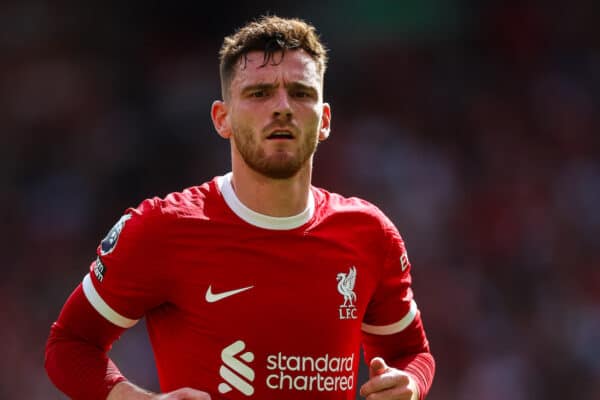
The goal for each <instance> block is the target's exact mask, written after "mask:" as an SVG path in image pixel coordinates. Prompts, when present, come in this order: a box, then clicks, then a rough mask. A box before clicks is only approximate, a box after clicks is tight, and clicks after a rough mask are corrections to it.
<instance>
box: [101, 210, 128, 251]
mask: <svg viewBox="0 0 600 400" xmlns="http://www.w3.org/2000/svg"><path fill="white" fill-rule="evenodd" d="M130 218H131V214H125V215H123V216H122V217H121V218H120V219H119V220H118V221H117V223H116V224H115V225H114V226H113V227H112V228H111V230H110V231H108V233H107V234H106V236H105V237H104V239H102V242H101V243H100V255H102V256H105V255H107V254H110V253H112V251H113V250H114V249H115V247H116V246H117V241H118V240H119V235H120V234H121V231H122V230H123V227H124V226H125V223H126V222H127V221H128V220H129V219H130Z"/></svg>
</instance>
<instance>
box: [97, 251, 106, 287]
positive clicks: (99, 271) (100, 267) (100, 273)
mask: <svg viewBox="0 0 600 400" xmlns="http://www.w3.org/2000/svg"><path fill="white" fill-rule="evenodd" d="M104 272H106V268H105V267H104V264H102V261H100V257H96V262H95V263H94V275H95V276H96V279H98V282H102V281H103V280H104Z"/></svg>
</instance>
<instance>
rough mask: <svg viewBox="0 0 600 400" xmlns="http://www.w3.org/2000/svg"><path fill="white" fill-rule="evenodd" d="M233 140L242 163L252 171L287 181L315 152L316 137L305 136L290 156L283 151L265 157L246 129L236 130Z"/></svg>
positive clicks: (260, 147) (250, 132)
mask: <svg viewBox="0 0 600 400" xmlns="http://www.w3.org/2000/svg"><path fill="white" fill-rule="evenodd" d="M233 140H234V142H235V146H236V147H237V150H238V152H239V153H240V155H241V156H242V159H243V160H244V162H245V163H246V164H247V165H248V166H249V167H250V168H251V169H252V170H253V171H255V172H257V173H259V174H261V175H264V176H266V177H268V178H271V179H289V178H291V177H293V176H295V175H296V174H297V173H298V172H299V171H300V169H302V167H303V166H304V165H305V164H306V163H307V162H310V159H311V157H312V155H313V154H314V153H315V152H316V151H317V140H316V135H307V136H305V139H304V140H303V142H302V143H301V144H300V147H299V148H298V149H297V151H296V152H295V154H292V155H290V154H289V152H288V151H284V150H283V149H282V150H281V151H276V152H275V153H274V154H271V155H267V154H266V152H265V149H264V148H263V147H262V146H261V145H260V144H259V143H257V141H256V136H255V135H254V133H253V132H252V131H250V130H247V129H237V130H236V132H235V133H234V134H233Z"/></svg>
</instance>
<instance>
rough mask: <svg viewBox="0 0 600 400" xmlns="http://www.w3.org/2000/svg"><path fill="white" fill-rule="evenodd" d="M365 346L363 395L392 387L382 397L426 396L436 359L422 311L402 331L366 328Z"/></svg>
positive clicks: (406, 397) (407, 397)
mask: <svg viewBox="0 0 600 400" xmlns="http://www.w3.org/2000/svg"><path fill="white" fill-rule="evenodd" d="M363 349H364V355H365V360H367V364H368V365H369V381H367V383H365V384H364V385H363V387H362V388H361V395H362V396H365V397H367V396H368V395H369V394H371V393H378V392H382V391H384V390H388V389H391V390H389V393H386V394H387V396H386V397H382V399H406V400H409V399H410V400H413V399H417V398H418V399H420V400H423V399H424V398H425V397H426V395H427V393H428V392H429V389H430V388H431V384H432V381H433V377H434V375H435V360H434V358H433V355H432V354H431V352H430V350H429V343H428V341H427V338H426V336H425V330H424V329H423V324H422V322H421V317H420V313H419V312H417V314H416V315H415V318H414V320H413V321H412V322H411V323H410V324H409V325H408V326H407V327H406V328H405V329H403V330H401V331H399V332H395V333H392V334H373V333H367V332H364V331H363ZM415 392H416V395H414V394H415ZM368 398H369V397H367V399H368Z"/></svg>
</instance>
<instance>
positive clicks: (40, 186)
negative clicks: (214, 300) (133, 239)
mask: <svg viewBox="0 0 600 400" xmlns="http://www.w3.org/2000/svg"><path fill="white" fill-rule="evenodd" d="M70 3H71V2H65V1H57V2H49V1H34V0H22V1H17V0H7V1H3V2H2V3H0V50H1V54H2V55H1V56H0V182H1V187H2V189H1V193H2V195H1V196H0V219H1V221H2V229H1V230H0V235H1V236H0V249H1V255H2V264H3V266H2V269H1V271H2V273H1V274H0V310H1V313H0V315H1V316H2V320H1V322H2V324H1V325H0V350H1V351H2V357H0V371H2V373H1V374H0V399H15V398H23V399H25V398H26V399H40V400H41V399H63V398H64V396H62V395H61V394H59V392H58V391H57V390H56V389H54V388H53V386H52V385H51V383H50V382H49V381H48V378H47V377H46V375H45V372H44V369H43V350H44V345H45V340H46V338H47V335H48V331H49V327H50V325H51V323H52V322H53V321H54V320H55V319H56V317H57V315H58V312H59V310H60V307H61V306H62V304H63V302H64V301H65V299H66V297H67V296H68V295H69V293H70V291H71V290H72V289H73V288H74V287H75V286H76V285H77V284H78V282H80V281H81V279H82V278H83V276H84V274H85V273H86V272H87V269H88V266H89V264H90V262H91V261H92V260H93V259H94V254H95V249H96V246H97V244H98V242H99V240H101V239H102V237H103V236H104V235H105V234H106V232H107V231H108V229H110V227H111V226H112V225H113V224H114V222H116V220H117V219H118V218H119V216H120V215H121V213H122V212H123V211H124V210H125V209H126V208H127V207H129V206H135V205H137V204H138V203H139V202H140V201H141V200H142V199H144V198H146V197H150V196H154V195H159V196H164V195H166V194H167V193H169V192H172V191H178V190H181V189H182V188H185V187H189V186H193V185H196V184H199V183H202V182H204V181H207V180H209V179H211V178H212V177H213V176H215V175H220V174H222V173H224V172H226V171H228V169H229V145H228V143H227V142H226V141H224V140H222V139H220V138H219V137H218V136H217V135H216V134H215V133H214V129H213V128H212V125H211V122H210V117H209V107H210V104H211V102H212V100H214V99H217V98H220V88H219V79H218V64H217V52H218V49H219V46H220V44H221V40H222V37H223V36H224V35H226V34H229V33H231V32H232V31H233V30H234V29H235V28H236V27H238V26H240V25H242V24H243V23H244V22H246V21H247V20H248V19H250V18H251V17H255V16H257V15H259V14H260V13H263V12H265V11H271V12H275V13H278V14H281V15H282V16H298V17H302V18H305V19H307V20H309V21H311V22H313V23H315V25H316V26H317V27H318V28H319V30H320V32H321V34H322V39H323V40H324V42H325V43H326V44H327V45H328V46H329V47H330V49H331V51H330V57H331V61H330V67H329V70H328V72H327V77H326V84H325V99H326V100H328V101H329V102H330V103H331V104H332V109H333V119H332V135H331V137H330V139H329V140H328V141H327V142H325V143H323V144H321V145H320V147H319V150H318V152H317V155H316V159H315V177H314V184H315V185H317V186H322V187H325V188H328V189H330V190H333V191H337V192H340V193H342V194H344V195H348V196H350V195H358V196H361V197H363V198H366V199H368V200H370V201H371V202H373V203H375V204H376V205H378V206H379V207H380V208H381V209H383V211H385V212H386V213H387V214H388V215H389V216H390V217H391V218H392V220H393V221H394V222H395V223H396V225H397V226H398V228H399V230H400V231H401V233H402V234H403V236H404V239H405V241H406V243H407V247H408V255H409V258H410V260H411V262H412V264H413V277H414V280H415V284H414V286H415V287H414V289H415V293H416V301H417V303H418V305H419V307H420V309H421V310H422V313H423V319H424V322H425V326H426V329H427V332H428V335H429V339H430V343H431V347H432V351H433V353H434V355H435V356H436V359H437V375H436V378H435V381H434V385H433V388H432V390H431V393H430V396H429V398H430V399H431V400H505V399H511V400H525V399H545V400H559V399H561V400H562V399H566V398H577V399H579V400H595V399H599V398H600V252H599V251H598V250H599V248H600V212H599V211H598V206H599V205H600V134H599V133H600V116H599V115H600V112H599V111H600V107H599V106H600V24H598V22H597V21H598V17H599V16H600V12H598V11H599V10H598V6H597V5H596V3H595V2H594V1H591V0H590V1H575V2H568V4H562V5H553V4H549V3H548V2H536V1H484V2H473V1H468V0H463V1H455V2H452V1H450V0H446V1H444V0H427V1H425V0H423V1H420V2H419V1H406V2H392V1H385V0H376V1H370V2H367V1H365V2H364V3H363V2H361V1H356V2H349V3H346V2H344V1H341V0H324V1H320V2H317V1H307V2H303V4H302V5H288V6H281V5H280V6H279V8H268V7H269V5H268V3H267V2H265V1H254V2H252V5H251V6H250V5H249V4H247V3H246V2H244V1H237V2H236V1H234V2H228V3H227V4H223V5H216V4H212V5H211V6H210V7H212V8H207V7H209V6H208V5H203V4H196V3H193V2H187V1H182V2H171V3H173V4H171V5H166V4H165V3H167V2H152V1H150V2H144V3H142V2H136V1H133V2H124V3H123V4H120V3H117V2H110V1H108V2H100V1H90V2H79V3H75V4H70ZM73 3H74V2H73ZM198 3H202V2H198ZM112 356H113V357H114V358H115V360H117V362H118V364H119V365H120V366H121V367H122V370H123V371H124V372H125V373H126V375H128V376H129V377H131V378H132V379H133V380H134V381H136V382H137V383H139V384H141V385H144V386H147V387H149V388H153V389H157V383H156V372H155V370H154V366H153V358H152V355H151V351H150V348H149V344H148V340H147V338H146V334H145V331H144V329H143V323H142V324H139V326H136V327H135V328H133V329H132V330H130V331H128V332H126V333H125V334H124V335H123V337H122V338H121V340H120V341H118V342H117V343H116V344H115V346H114V349H113V352H112ZM361 376H363V378H364V372H361Z"/></svg>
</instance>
